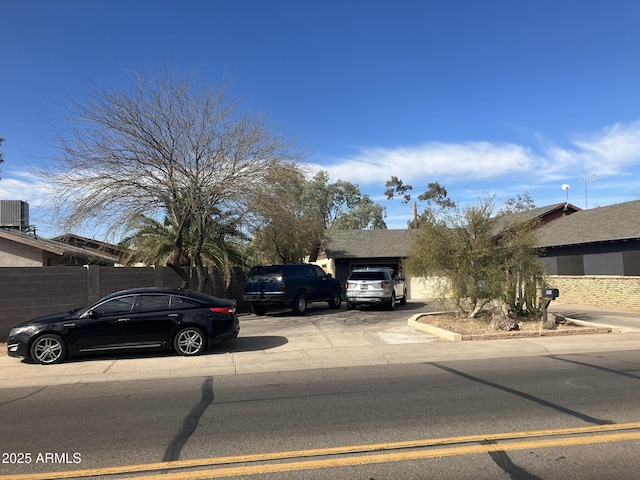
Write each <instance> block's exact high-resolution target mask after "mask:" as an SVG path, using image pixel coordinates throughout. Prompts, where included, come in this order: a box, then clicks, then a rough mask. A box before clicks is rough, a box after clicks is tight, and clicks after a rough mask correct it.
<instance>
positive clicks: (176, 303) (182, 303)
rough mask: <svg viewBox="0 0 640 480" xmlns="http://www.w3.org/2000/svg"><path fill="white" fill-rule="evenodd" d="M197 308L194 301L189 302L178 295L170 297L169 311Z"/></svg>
mask: <svg viewBox="0 0 640 480" xmlns="http://www.w3.org/2000/svg"><path fill="white" fill-rule="evenodd" d="M197 306H198V304H197V303H196V302H195V301H192V300H189V299H188V298H184V297H181V296H179V295H172V296H171V310H182V309H185V308H194V307H197Z"/></svg>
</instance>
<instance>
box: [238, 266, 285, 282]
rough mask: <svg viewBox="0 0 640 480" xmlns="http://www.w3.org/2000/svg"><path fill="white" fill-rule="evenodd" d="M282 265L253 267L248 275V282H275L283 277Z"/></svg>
mask: <svg viewBox="0 0 640 480" xmlns="http://www.w3.org/2000/svg"><path fill="white" fill-rule="evenodd" d="M283 270H284V267H283V266H282V265H260V266H257V267H253V268H252V269H251V271H250V272H249V275H247V280H275V279H277V278H278V277H281V276H282V272H283Z"/></svg>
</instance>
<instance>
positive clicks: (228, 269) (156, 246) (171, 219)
mask: <svg viewBox="0 0 640 480" xmlns="http://www.w3.org/2000/svg"><path fill="white" fill-rule="evenodd" d="M224 220H225V219H220V218H218V219H215V220H214V219H211V221H209V222H207V223H208V224H207V225H206V226H205V229H206V231H205V235H204V236H200V235H199V234H198V233H199V232H198V231H197V228H196V225H194V224H193V223H188V224H187V225H186V226H185V228H184V231H183V239H182V248H181V256H180V262H179V263H180V265H176V266H174V267H177V268H182V267H188V268H195V269H196V273H197V275H198V280H199V282H198V283H199V285H198V290H199V291H201V292H202V291H204V290H205V288H206V286H207V284H210V283H211V281H212V278H211V276H212V275H213V271H212V270H214V271H215V270H217V272H218V273H219V274H220V275H222V279H223V282H224V285H225V286H226V287H228V286H229V284H230V282H231V278H232V273H233V267H235V266H240V265H244V263H245V254H244V248H243V244H242V235H241V234H240V233H239V231H238V229H237V228H236V224H235V221H234V219H233V218H230V219H226V221H224ZM178 228H179V226H178V223H177V220H176V217H175V216H172V215H168V216H166V217H165V219H164V221H163V222H162V223H160V222H159V221H158V220H156V219H153V218H150V217H146V216H141V217H138V218H137V219H136V221H135V222H134V223H132V224H131V225H130V227H129V230H130V231H133V234H132V235H131V236H129V237H127V238H125V239H124V240H123V241H122V242H121V246H123V247H124V248H123V250H124V252H125V253H124V254H123V256H122V258H121V262H122V263H124V264H125V265H132V264H136V263H141V264H144V265H171V264H172V262H174V255H175V249H176V246H175V244H176V236H177V231H178ZM199 238H203V241H202V242H199V241H198V239H199ZM174 270H175V268H174ZM181 277H182V279H183V285H182V286H183V287H184V288H189V277H188V276H183V275H181Z"/></svg>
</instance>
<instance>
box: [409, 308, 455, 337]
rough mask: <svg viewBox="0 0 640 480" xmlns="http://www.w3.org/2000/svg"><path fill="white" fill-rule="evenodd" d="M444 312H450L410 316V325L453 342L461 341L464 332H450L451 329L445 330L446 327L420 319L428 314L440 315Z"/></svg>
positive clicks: (431, 313) (432, 313)
mask: <svg viewBox="0 0 640 480" xmlns="http://www.w3.org/2000/svg"><path fill="white" fill-rule="evenodd" d="M442 313H448V312H430V313H418V314H417V315H413V316H412V317H410V318H409V321H408V323H409V326H410V327H413V328H415V329H417V330H420V331H422V332H425V333H430V334H432V335H437V336H438V337H441V338H444V339H446V340H449V341H451V342H461V341H462V334H460V333H455V332H450V331H449V330H445V329H444V328H438V327H434V326H433V325H426V324H424V323H421V322H419V321H418V319H419V318H422V317H426V316H428V315H438V314H442Z"/></svg>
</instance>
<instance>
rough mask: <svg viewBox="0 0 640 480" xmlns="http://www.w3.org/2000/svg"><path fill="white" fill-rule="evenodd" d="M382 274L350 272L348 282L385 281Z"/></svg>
mask: <svg viewBox="0 0 640 480" xmlns="http://www.w3.org/2000/svg"><path fill="white" fill-rule="evenodd" d="M385 278H386V277H385V274H384V272H352V273H351V275H349V279H350V280H385Z"/></svg>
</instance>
